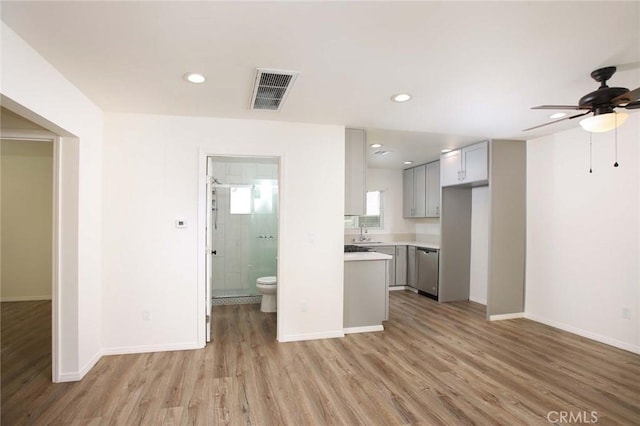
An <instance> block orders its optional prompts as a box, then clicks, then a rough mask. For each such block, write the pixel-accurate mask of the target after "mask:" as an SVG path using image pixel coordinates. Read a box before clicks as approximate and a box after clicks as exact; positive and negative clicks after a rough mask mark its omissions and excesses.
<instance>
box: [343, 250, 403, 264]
mask: <svg viewBox="0 0 640 426" xmlns="http://www.w3.org/2000/svg"><path fill="white" fill-rule="evenodd" d="M391 259H392V256H389V255H388V254H384V253H376V252H373V251H369V252H356V253H345V254H344V261H345V262H354V261H360V260H391Z"/></svg>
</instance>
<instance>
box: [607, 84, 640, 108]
mask: <svg viewBox="0 0 640 426" xmlns="http://www.w3.org/2000/svg"><path fill="white" fill-rule="evenodd" d="M637 100H640V87H638V88H637V89H634V90H630V91H628V92H627V93H623V94H622V95H620V96H616V97H615V98H613V99H612V100H611V103H613V104H614V105H620V104H628V103H631V102H635V101H637Z"/></svg>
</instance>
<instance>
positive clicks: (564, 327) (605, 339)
mask: <svg viewBox="0 0 640 426" xmlns="http://www.w3.org/2000/svg"><path fill="white" fill-rule="evenodd" d="M525 318H527V319H530V320H531V321H536V322H539V323H542V324H545V325H548V326H551V327H553V328H557V329H560V330H563V331H567V332H569V333H573V334H577V335H578V336H582V337H586V338H587V339H591V340H595V341H596V342H600V343H604V344H605V345H609V346H614V347H616V348H618V349H623V350H625V351H629V352H633V353H636V354H640V346H635V345H632V344H629V343H626V342H622V341H620V340H616V339H612V338H610V337H607V336H603V335H601V334H597V333H593V332H591V331H587V330H583V329H581V328H578V327H574V326H572V325H568V324H564V323H560V322H557V321H553V320H550V319H547V318H543V317H540V316H537V315H533V314H528V313H527V314H525Z"/></svg>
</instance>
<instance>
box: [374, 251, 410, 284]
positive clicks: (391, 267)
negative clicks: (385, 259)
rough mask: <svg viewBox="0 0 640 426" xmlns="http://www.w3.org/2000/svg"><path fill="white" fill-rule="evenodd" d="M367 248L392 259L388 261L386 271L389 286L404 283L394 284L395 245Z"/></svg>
mask: <svg viewBox="0 0 640 426" xmlns="http://www.w3.org/2000/svg"><path fill="white" fill-rule="evenodd" d="M367 248H368V249H370V250H371V251H375V252H378V253H384V254H388V255H389V256H391V257H392V259H391V260H390V261H389V270H388V271H387V274H388V280H389V286H390V287H393V286H396V285H404V284H396V246H367Z"/></svg>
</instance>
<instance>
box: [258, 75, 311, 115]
mask: <svg viewBox="0 0 640 426" xmlns="http://www.w3.org/2000/svg"><path fill="white" fill-rule="evenodd" d="M298 74H299V73H298V72H297V71H284V70H272V69H266V68H258V70H257V72H256V80H255V82H254V84H253V93H252V94H251V104H250V106H249V109H260V110H268V111H279V110H280V108H282V104H283V103H284V101H285V99H287V96H288V95H289V92H290V91H291V88H292V87H293V84H294V83H295V82H296V78H298Z"/></svg>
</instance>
